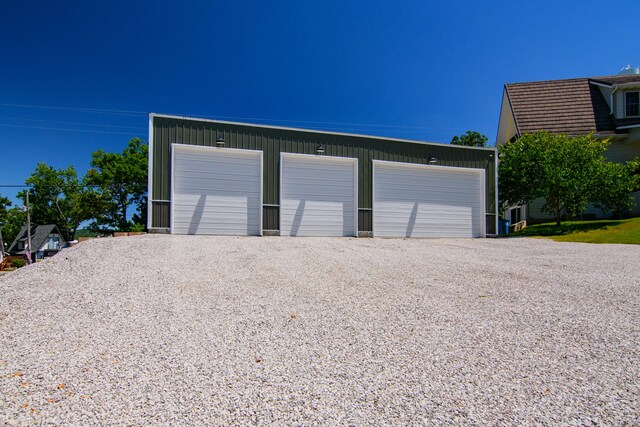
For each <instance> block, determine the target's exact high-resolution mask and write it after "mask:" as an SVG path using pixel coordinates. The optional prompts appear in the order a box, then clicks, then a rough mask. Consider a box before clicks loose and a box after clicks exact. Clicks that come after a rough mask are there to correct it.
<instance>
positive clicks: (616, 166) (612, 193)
mask: <svg viewBox="0 0 640 427" xmlns="http://www.w3.org/2000/svg"><path fill="white" fill-rule="evenodd" d="M639 172H640V160H639V159H638V158H637V157H636V158H635V159H633V160H631V161H629V162H626V163H613V162H603V163H602V167H601V170H600V174H599V176H598V182H599V185H597V186H596V189H595V192H594V198H593V203H594V205H595V206H596V207H598V208H600V209H602V211H603V213H604V214H605V215H606V214H607V213H609V212H611V213H613V214H614V215H615V216H617V217H618V218H619V217H622V215H623V214H624V213H625V212H626V211H627V210H629V209H631V208H632V207H633V205H634V203H635V200H634V198H633V195H632V192H634V191H638V190H640V174H639Z"/></svg>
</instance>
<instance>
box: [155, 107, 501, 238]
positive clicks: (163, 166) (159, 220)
mask: <svg viewBox="0 0 640 427" xmlns="http://www.w3.org/2000/svg"><path fill="white" fill-rule="evenodd" d="M218 135H222V136H224V140H225V147H227V148H242V149H247V150H262V151H263V162H264V163H263V168H264V170H263V180H264V182H263V204H264V205H276V207H275V209H274V208H273V207H272V206H265V212H264V214H265V215H264V221H263V222H264V224H263V225H264V228H265V229H279V224H277V217H278V215H277V214H276V213H277V205H279V204H280V182H279V180H280V176H279V174H280V164H279V163H280V153H281V152H287V153H304V154H316V146H317V145H318V144H320V145H322V146H323V147H324V148H325V154H324V155H325V156H339V157H355V158H357V159H358V208H359V209H362V211H361V212H360V213H359V218H360V220H359V230H360V231H371V214H370V212H371V211H370V209H371V207H372V197H373V189H372V181H373V176H372V175H373V168H372V163H371V161H372V160H388V161H396V162H406V163H419V164H427V163H428V158H429V156H435V157H436V158H437V159H438V163H437V164H438V165H441V166H455V167H466V168H479V169H484V170H485V176H486V183H485V184H486V212H487V233H488V234H495V214H496V203H495V189H496V183H495V170H494V168H495V159H494V156H495V151H494V150H478V149H469V148H465V147H459V146H452V145H444V144H420V143H412V142H405V141H390V140H385V139H380V138H375V137H368V136H351V135H335V134H328V133H317V132H309V131H305V130H294V129H276V128H264V127H259V126H252V125H246V124H233V123H219V122H211V121H200V120H198V119H182V118H170V117H158V116H154V117H153V147H152V149H153V152H152V156H153V158H152V165H153V176H152V186H151V199H152V200H165V201H166V200H169V199H170V197H171V189H170V183H171V177H170V173H171V165H170V159H171V153H170V147H171V144H172V143H179V144H192V145H203V146H215V144H216V138H217V136H218ZM152 204H153V210H154V212H153V215H152V227H169V219H168V211H166V210H165V209H167V208H166V207H165V205H166V204H162V205H163V207H162V213H157V212H156V209H157V207H159V204H157V203H152ZM274 211H275V212H274ZM367 212H368V213H367Z"/></svg>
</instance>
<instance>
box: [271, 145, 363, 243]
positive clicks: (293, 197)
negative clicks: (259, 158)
mask: <svg viewBox="0 0 640 427" xmlns="http://www.w3.org/2000/svg"><path fill="white" fill-rule="evenodd" d="M357 172H358V161H357V159H351V158H345V157H329V156H313V155H305V154H290V153H282V154H281V157H280V235H282V236H355V235H356V234H357V228H358V221H357V215H358V189H357V181H358V180H357Z"/></svg>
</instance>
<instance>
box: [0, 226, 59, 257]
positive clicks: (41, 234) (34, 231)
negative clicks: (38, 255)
mask: <svg viewBox="0 0 640 427" xmlns="http://www.w3.org/2000/svg"><path fill="white" fill-rule="evenodd" d="M54 231H55V232H56V233H57V234H60V231H59V230H58V227H57V226H56V225H55V224H46V225H32V226H31V252H36V251H37V250H38V249H40V248H41V247H42V245H44V243H45V242H46V240H47V237H49V234H51V233H53V232H54ZM26 238H27V226H26V225H23V226H22V228H21V229H20V232H19V233H18V235H17V236H16V238H15V240H14V241H13V243H12V244H11V246H9V253H11V254H16V255H24V254H25V253H26V249H23V250H21V251H18V250H17V245H18V242H19V241H20V240H25V239H26Z"/></svg>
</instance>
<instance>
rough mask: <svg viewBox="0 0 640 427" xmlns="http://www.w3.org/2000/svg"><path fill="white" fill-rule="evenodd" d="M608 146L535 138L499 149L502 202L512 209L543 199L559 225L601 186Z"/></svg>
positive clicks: (588, 139) (587, 139)
mask: <svg viewBox="0 0 640 427" xmlns="http://www.w3.org/2000/svg"><path fill="white" fill-rule="evenodd" d="M608 145H609V141H608V140H599V139H596V138H594V137H593V136H592V135H586V136H576V137H573V138H570V137H568V136H567V135H558V134H550V133H548V132H536V133H531V134H526V135H523V136H521V137H520V138H518V139H517V140H516V141H513V142H508V143H506V144H504V145H502V146H501V147H500V148H499V153H500V154H499V155H500V158H499V160H500V162H499V166H498V175H499V180H500V185H499V191H500V199H501V200H502V202H504V203H508V204H510V205H517V204H526V203H530V202H531V201H533V200H534V199H537V198H539V197H543V198H544V199H545V204H544V205H543V207H542V209H543V210H544V211H546V212H549V213H551V214H552V215H553V217H554V218H555V221H556V224H558V225H560V223H561V219H562V214H563V212H571V213H577V212H581V211H583V210H584V209H585V208H586V206H587V204H588V203H590V202H593V201H595V200H596V199H597V198H598V196H597V189H598V186H600V185H601V184H602V183H601V182H600V179H601V177H602V175H603V172H602V171H603V168H605V167H606V166H603V164H604V163H606V159H605V158H604V156H603V154H604V152H605V150H606V148H607V146H608Z"/></svg>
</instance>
